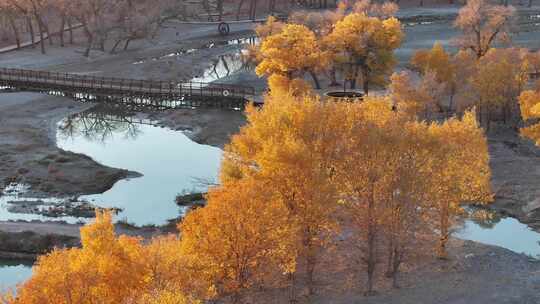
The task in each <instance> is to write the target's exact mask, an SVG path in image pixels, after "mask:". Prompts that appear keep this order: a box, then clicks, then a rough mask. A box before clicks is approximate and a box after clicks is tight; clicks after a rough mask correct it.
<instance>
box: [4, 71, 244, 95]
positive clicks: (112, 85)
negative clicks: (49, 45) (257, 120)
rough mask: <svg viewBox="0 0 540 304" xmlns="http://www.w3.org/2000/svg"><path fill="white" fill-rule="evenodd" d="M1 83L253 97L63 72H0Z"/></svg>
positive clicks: (210, 87) (230, 89)
mask: <svg viewBox="0 0 540 304" xmlns="http://www.w3.org/2000/svg"><path fill="white" fill-rule="evenodd" d="M0 79H2V80H8V81H9V80H12V81H23V82H28V83H43V84H57V85H62V86H70V87H76V88H83V89H84V88H88V89H111V90H113V89H114V90H119V91H126V92H134V93H152V94H155V93H159V94H167V93H170V94H181V95H200V96H223V97H246V96H253V95H254V94H255V90H254V88H252V87H248V86H240V85H228V84H220V83H204V82H180V83H179V82H172V81H156V80H142V79H124V78H115V77H101V76H100V77H96V76H89V75H78V74H70V73H62V72H49V71H34V70H25V69H10V68H0Z"/></svg>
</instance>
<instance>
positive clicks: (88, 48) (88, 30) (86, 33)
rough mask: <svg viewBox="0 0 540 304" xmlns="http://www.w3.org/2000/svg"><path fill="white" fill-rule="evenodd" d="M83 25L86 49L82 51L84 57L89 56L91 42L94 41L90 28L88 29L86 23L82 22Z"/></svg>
mask: <svg viewBox="0 0 540 304" xmlns="http://www.w3.org/2000/svg"><path fill="white" fill-rule="evenodd" d="M83 27H84V33H85V35H86V40H87V41H86V50H85V52H84V57H89V56H90V50H91V49H92V43H93V42H94V36H93V35H92V32H91V31H90V29H88V26H87V25H86V24H83Z"/></svg>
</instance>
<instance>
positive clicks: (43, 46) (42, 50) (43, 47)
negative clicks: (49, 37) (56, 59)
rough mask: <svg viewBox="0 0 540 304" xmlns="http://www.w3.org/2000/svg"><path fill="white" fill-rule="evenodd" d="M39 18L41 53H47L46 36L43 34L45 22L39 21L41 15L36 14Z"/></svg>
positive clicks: (37, 18)
mask: <svg viewBox="0 0 540 304" xmlns="http://www.w3.org/2000/svg"><path fill="white" fill-rule="evenodd" d="M34 17H35V18H36V20H37V25H38V31H39V39H40V41H39V45H40V46H41V54H45V37H44V36H43V24H41V22H40V21H39V15H37V14H36V15H34Z"/></svg>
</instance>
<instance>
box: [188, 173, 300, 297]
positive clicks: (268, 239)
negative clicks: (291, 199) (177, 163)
mask: <svg viewBox="0 0 540 304" xmlns="http://www.w3.org/2000/svg"><path fill="white" fill-rule="evenodd" d="M207 199H208V204H207V206H206V207H205V208H201V209H198V210H195V211H193V212H191V213H189V214H188V215H187V217H186V218H185V219H184V221H183V222H182V223H181V227H180V230H181V231H182V232H183V238H182V242H181V243H182V245H181V246H182V248H181V253H182V255H184V256H185V257H186V259H187V260H188V267H189V268H192V269H197V271H196V272H194V274H195V275H196V276H198V277H196V278H195V279H196V280H197V281H200V282H208V283H209V285H208V286H206V287H204V286H203V288H202V289H203V290H209V288H210V289H211V288H213V287H212V285H214V283H215V284H218V285H217V286H216V287H217V290H218V293H219V294H220V295H223V294H229V293H238V292H239V291H240V290H241V289H243V288H247V287H249V286H251V285H252V284H254V283H255V282H257V281H259V280H260V279H261V278H262V277H263V275H264V274H265V266H268V265H269V264H271V263H272V262H273V263H276V264H279V263H280V262H281V261H282V260H285V259H286V255H285V254H286V252H284V251H282V250H280V246H279V244H281V243H284V241H285V240H286V239H287V237H286V235H287V234H288V233H290V231H288V228H287V227H288V225H289V224H288V223H287V221H286V219H287V212H286V210H285V209H284V206H283V205H281V204H280V203H279V201H277V200H276V199H275V198H274V197H273V196H272V195H271V194H270V193H269V191H267V187H266V185H265V184H264V183H263V182H259V181H256V180H254V179H251V178H244V179H241V180H237V181H231V182H227V183H225V184H223V185H222V186H220V187H218V188H214V189H211V190H210V192H209V194H208V197H207ZM202 270H204V271H202ZM206 296H211V295H206Z"/></svg>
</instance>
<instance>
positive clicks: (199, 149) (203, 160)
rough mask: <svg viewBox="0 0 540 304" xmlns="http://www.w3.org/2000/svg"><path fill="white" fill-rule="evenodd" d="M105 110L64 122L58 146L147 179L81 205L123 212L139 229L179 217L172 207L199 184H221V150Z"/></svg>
mask: <svg viewBox="0 0 540 304" xmlns="http://www.w3.org/2000/svg"><path fill="white" fill-rule="evenodd" d="M107 111H108V110H106V109H105V110H104V109H100V108H97V109H94V110H90V111H87V112H84V113H83V114H81V115H79V116H75V117H71V118H69V119H66V120H64V121H62V122H61V123H60V124H59V129H58V141H57V144H58V146H59V147H60V148H62V149H64V150H68V151H72V152H75V153H83V154H85V155H88V156H90V157H92V158H93V159H94V160H96V161H97V162H99V163H101V164H104V165H106V166H111V167H116V168H123V169H128V170H131V171H137V172H139V173H141V174H143V176H142V177H139V178H134V179H130V180H121V181H119V182H117V183H116V184H115V185H114V186H113V188H112V189H110V190H108V191H106V192H105V193H102V194H97V195H88V196H83V197H81V199H82V200H88V201H90V202H91V203H93V204H96V205H98V206H100V207H106V208H110V207H119V208H122V209H123V211H122V212H121V213H120V214H119V215H118V219H123V220H127V221H128V222H131V223H135V224H137V225H144V224H163V223H165V222H166V221H167V220H168V219H171V218H175V217H177V216H178V215H179V208H178V206H176V204H175V203H174V199H175V196H176V195H177V194H178V193H180V192H182V191H184V190H187V191H195V190H200V191H204V190H205V189H202V187H201V185H200V183H197V182H196V181H195V180H196V179H209V180H216V179H217V172H218V169H219V163H220V159H221V154H222V151H221V150H220V149H218V148H214V147H210V146H205V145H200V144H197V143H195V142H193V141H191V140H190V139H189V138H188V137H187V136H186V135H185V134H183V133H182V132H178V131H173V130H169V129H166V128H160V127H155V126H153V125H151V124H149V122H148V121H144V120H140V119H138V118H137V116H133V115H132V114H133V113H127V115H123V116H122V115H119V113H111V112H107ZM96 126H99V127H96Z"/></svg>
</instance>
